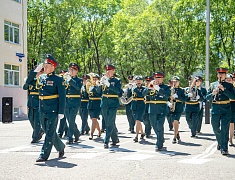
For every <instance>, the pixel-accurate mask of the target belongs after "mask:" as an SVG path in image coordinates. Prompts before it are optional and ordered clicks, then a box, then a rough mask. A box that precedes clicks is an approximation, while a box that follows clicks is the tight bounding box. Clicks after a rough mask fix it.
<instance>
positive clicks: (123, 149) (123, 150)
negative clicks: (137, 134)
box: [109, 145, 136, 153]
mask: <svg viewBox="0 0 235 180" xmlns="http://www.w3.org/2000/svg"><path fill="white" fill-rule="evenodd" d="M109 151H110V152H112V153H115V152H136V151H133V150H130V149H125V148H119V147H118V145H116V146H111V147H110V148H109Z"/></svg>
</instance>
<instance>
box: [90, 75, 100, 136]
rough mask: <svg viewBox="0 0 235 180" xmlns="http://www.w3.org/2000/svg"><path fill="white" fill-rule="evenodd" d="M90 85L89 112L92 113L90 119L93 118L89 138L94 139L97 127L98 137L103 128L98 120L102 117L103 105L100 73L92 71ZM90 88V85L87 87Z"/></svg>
mask: <svg viewBox="0 0 235 180" xmlns="http://www.w3.org/2000/svg"><path fill="white" fill-rule="evenodd" d="M89 76H90V78H91V79H90V83H93V84H90V87H89V89H88V90H87V91H88V96H89V101H88V106H87V108H88V113H89V115H90V119H91V120H92V124H91V134H90V137H89V139H90V140H92V139H93V134H94V131H95V129H97V130H98V135H97V136H98V137H100V136H101V130H100V125H99V122H98V119H100V117H99V116H100V113H101V107H100V102H101V86H100V85H99V82H98V81H99V75H98V74H95V73H90V75H89ZM87 88H88V87H87Z"/></svg>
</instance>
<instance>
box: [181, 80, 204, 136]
mask: <svg viewBox="0 0 235 180" xmlns="http://www.w3.org/2000/svg"><path fill="white" fill-rule="evenodd" d="M189 80H190V83H189V87H187V88H185V93H186V94H185V97H186V99H185V104H186V105H185V115H186V121H187V123H188V126H189V129H190V130H191V137H192V138H196V130H197V124H198V119H199V116H198V113H199V111H200V102H201V101H203V100H204V99H203V95H202V93H201V90H200V89H198V88H197V86H196V81H197V80H198V78H197V77H192V76H190V78H189Z"/></svg>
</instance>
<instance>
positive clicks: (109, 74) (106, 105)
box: [101, 64, 122, 148]
mask: <svg viewBox="0 0 235 180" xmlns="http://www.w3.org/2000/svg"><path fill="white" fill-rule="evenodd" d="M104 69H105V70H106V74H105V76H103V77H102V78H101V83H102V100H101V111H102V114H103V116H104V119H105V126H106V131H105V138H104V148H109V140H110V138H111V139H112V145H116V143H117V142H118V141H119V140H118V136H117V131H116V125H115V119H116V113H117V109H118V107H119V106H120V104H119V99H118V98H119V95H120V94H121V91H122V89H121V86H122V85H121V80H120V79H117V78H115V77H114V76H113V74H114V71H115V67H114V66H113V65H111V64H109V65H105V66H104Z"/></svg>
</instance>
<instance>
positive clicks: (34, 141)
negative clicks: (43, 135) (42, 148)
mask: <svg viewBox="0 0 235 180" xmlns="http://www.w3.org/2000/svg"><path fill="white" fill-rule="evenodd" d="M38 142H39V140H32V141H31V144H34V143H38Z"/></svg>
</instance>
